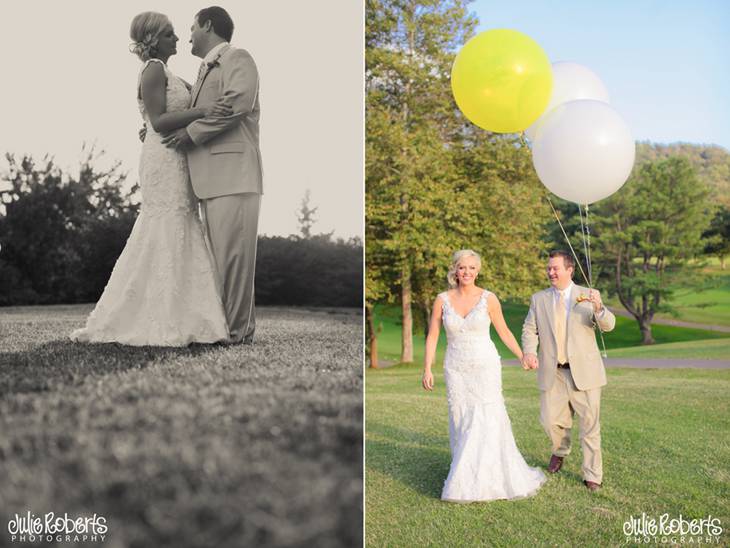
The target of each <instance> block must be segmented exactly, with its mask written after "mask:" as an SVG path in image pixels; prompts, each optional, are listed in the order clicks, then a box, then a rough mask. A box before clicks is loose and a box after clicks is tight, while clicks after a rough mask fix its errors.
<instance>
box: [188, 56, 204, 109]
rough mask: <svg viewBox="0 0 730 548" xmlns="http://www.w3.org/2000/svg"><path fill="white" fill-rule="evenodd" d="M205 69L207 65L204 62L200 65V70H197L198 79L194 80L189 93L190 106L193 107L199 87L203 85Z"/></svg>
mask: <svg viewBox="0 0 730 548" xmlns="http://www.w3.org/2000/svg"><path fill="white" fill-rule="evenodd" d="M206 68H207V65H206V63H205V62H202V63H200V69H198V79H197V80H195V85H194V86H193V90H192V91H191V92H190V104H191V105H193V104H194V103H195V99H196V98H197V96H198V90H199V89H200V86H201V85H202V84H203V76H204V75H205V69H206Z"/></svg>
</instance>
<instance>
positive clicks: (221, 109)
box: [204, 97, 233, 118]
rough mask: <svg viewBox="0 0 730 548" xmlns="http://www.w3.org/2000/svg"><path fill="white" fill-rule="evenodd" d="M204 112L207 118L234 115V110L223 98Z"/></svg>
mask: <svg viewBox="0 0 730 548" xmlns="http://www.w3.org/2000/svg"><path fill="white" fill-rule="evenodd" d="M204 112H205V116H206V118H207V117H209V116H216V117H223V116H230V115H231V114H233V108H232V107H231V106H230V105H227V104H226V103H225V102H224V99H223V98H222V97H221V98H220V99H218V100H217V101H216V102H215V103H214V104H212V105H210V106H209V107H205V109H204Z"/></svg>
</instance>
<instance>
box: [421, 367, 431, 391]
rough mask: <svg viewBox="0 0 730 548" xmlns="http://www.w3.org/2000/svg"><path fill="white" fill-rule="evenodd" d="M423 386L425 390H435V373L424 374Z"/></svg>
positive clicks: (427, 372)
mask: <svg viewBox="0 0 730 548" xmlns="http://www.w3.org/2000/svg"><path fill="white" fill-rule="evenodd" d="M421 384H422V385H423V389H424V390H433V373H431V372H430V371H425V372H424V373H423V378H422V379H421Z"/></svg>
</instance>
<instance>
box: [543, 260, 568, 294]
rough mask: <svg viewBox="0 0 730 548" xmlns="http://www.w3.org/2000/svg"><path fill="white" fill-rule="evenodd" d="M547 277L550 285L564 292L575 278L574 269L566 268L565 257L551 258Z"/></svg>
mask: <svg viewBox="0 0 730 548" xmlns="http://www.w3.org/2000/svg"><path fill="white" fill-rule="evenodd" d="M547 275H548V279H549V280H550V284H551V285H552V286H553V287H555V288H557V289H561V290H562V289H565V288H566V287H568V286H569V285H570V280H571V278H572V277H573V269H572V268H565V259H564V258H563V257H561V256H557V257H550V260H549V261H548V264H547Z"/></svg>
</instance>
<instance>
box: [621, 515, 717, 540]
mask: <svg viewBox="0 0 730 548" xmlns="http://www.w3.org/2000/svg"><path fill="white" fill-rule="evenodd" d="M623 532H624V536H625V537H626V544H693V545H696V544H715V545H719V544H720V536H721V535H722V524H721V522H720V519H719V518H715V517H712V515H709V516H707V517H706V518H698V519H687V518H685V517H683V516H682V514H679V517H671V516H670V515H669V514H662V515H660V516H659V518H658V519H657V518H654V517H651V516H647V515H646V513H645V512H642V514H641V516H637V517H634V516H631V517H629V519H628V520H626V521H625V522H624V529H623Z"/></svg>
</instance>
